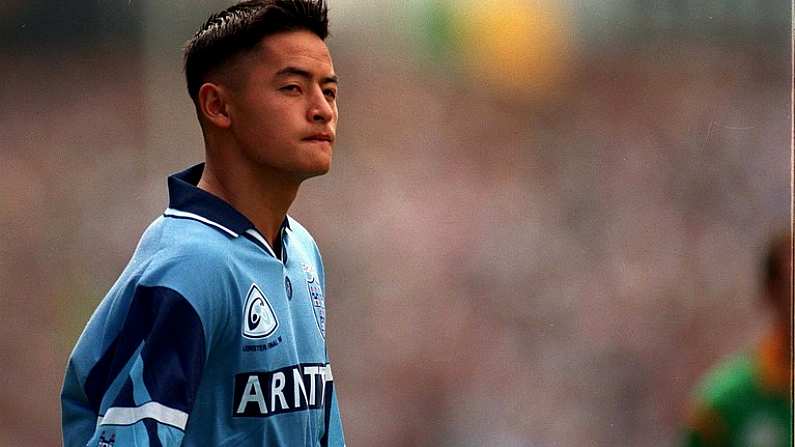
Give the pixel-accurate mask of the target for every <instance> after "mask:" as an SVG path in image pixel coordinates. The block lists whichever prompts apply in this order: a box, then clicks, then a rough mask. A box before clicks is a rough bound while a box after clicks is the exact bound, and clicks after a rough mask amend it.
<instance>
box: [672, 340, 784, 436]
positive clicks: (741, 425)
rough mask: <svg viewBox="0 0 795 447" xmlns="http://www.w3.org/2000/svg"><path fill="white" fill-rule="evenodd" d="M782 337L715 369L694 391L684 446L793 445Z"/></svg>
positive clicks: (768, 341)
mask: <svg viewBox="0 0 795 447" xmlns="http://www.w3.org/2000/svg"><path fill="white" fill-rule="evenodd" d="M786 345H787V343H786V342H783V338H782V337H781V336H776V335H774V336H771V337H769V338H767V339H766V340H765V341H764V342H763V343H762V344H761V346H760V347H759V349H757V350H753V351H751V352H745V353H742V354H739V355H737V356H735V357H733V358H731V359H729V360H727V361H725V362H724V363H722V364H721V365H719V366H718V367H717V368H715V369H714V370H713V371H712V372H711V373H710V374H708V375H707V377H706V378H705V379H704V380H703V382H702V383H701V384H700V386H699V387H698V388H697V391H696V395H695V398H694V403H693V407H692V409H691V414H690V417H689V421H688V427H687V430H686V433H685V440H684V445H685V446H687V447H700V446H725V447H734V446H736V447H740V446H742V447H785V446H787V447H788V446H791V445H792V429H791V423H792V412H791V400H790V394H789V387H788V384H789V382H790V369H789V368H787V365H788V364H789V353H788V352H786V351H787V350H786V349H782V348H781V347H782V346H786Z"/></svg>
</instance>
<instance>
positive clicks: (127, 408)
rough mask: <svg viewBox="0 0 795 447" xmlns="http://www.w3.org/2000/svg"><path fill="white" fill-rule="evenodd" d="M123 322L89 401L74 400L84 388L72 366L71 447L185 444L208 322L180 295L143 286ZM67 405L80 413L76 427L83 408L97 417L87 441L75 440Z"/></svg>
mask: <svg viewBox="0 0 795 447" xmlns="http://www.w3.org/2000/svg"><path fill="white" fill-rule="evenodd" d="M123 321H124V322H123V324H122V327H121V330H120V331H118V333H117V334H116V335H115V337H114V338H113V340H112V341H111V342H110V344H109V345H108V347H107V349H105V350H104V352H103V353H102V355H101V357H100V358H99V359H97V361H96V362H95V363H94V364H93V366H92V367H91V368H90V371H89V372H88V374H87V376H86V378H85V382H84V384H83V385H82V387H79V388H81V391H82V393H83V396H78V397H75V398H72V397H73V396H71V395H70V394H76V393H78V391H75V390H74V389H75V388H77V387H76V385H77V384H72V385H69V383H70V382H74V381H75V379H74V377H70V371H71V368H72V365H71V364H70V366H69V368H68V369H67V378H66V380H65V387H64V396H63V407H64V421H63V423H64V445H65V447H71V446H77V445H80V446H81V447H82V446H86V445H88V446H92V447H94V446H111V445H112V446H113V447H124V446H136V447H147V446H163V447H167V446H179V445H180V444H181V442H182V438H183V436H184V431H185V427H186V425H187V423H188V419H189V416H190V412H191V410H192V408H193V405H194V402H195V399H196V393H197V390H198V386H199V382H200V380H201V377H202V371H203V368H204V363H205V359H206V355H207V352H206V337H205V330H204V327H203V325H202V320H201V318H200V317H199V315H198V313H197V311H196V309H195V308H194V307H193V306H192V305H191V303H190V302H189V301H188V300H187V299H186V298H185V297H184V296H182V295H181V294H180V293H179V292H177V291H176V290H174V289H172V288H168V287H163V286H144V285H140V284H139V285H137V286H136V287H135V290H134V293H133V295H132V299H131V301H130V305H129V309H128V310H127V312H126V315H125V316H124V318H123ZM72 376H75V375H74V374H72ZM67 386H68V387H69V388H70V389H72V391H69V392H67ZM81 398H82V399H83V401H82V402H81ZM81 404H82V405H81ZM67 406H70V407H71V411H72V412H74V414H77V415H78V416H76V417H75V418H74V420H75V423H80V424H83V425H85V423H86V422H85V421H86V418H85V417H81V416H80V415H79V413H80V412H81V411H82V412H84V413H85V412H91V413H92V414H93V415H96V425H95V427H94V429H93V434H91V436H90V439H89V440H88V442H87V443H84V440H77V439H75V440H74V442H72V441H71V440H70V438H69V432H70V421H69V420H67V419H68V418H67V411H66V410H67ZM81 407H82V408H81ZM83 416H84V415H83ZM79 431H80V429H79V428H76V429H75V432H79Z"/></svg>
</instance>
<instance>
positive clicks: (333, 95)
mask: <svg viewBox="0 0 795 447" xmlns="http://www.w3.org/2000/svg"><path fill="white" fill-rule="evenodd" d="M323 94H324V95H326V96H327V97H329V98H331V99H335V98H336V97H337V91H336V90H332V89H330V88H328V89H326V90H323Z"/></svg>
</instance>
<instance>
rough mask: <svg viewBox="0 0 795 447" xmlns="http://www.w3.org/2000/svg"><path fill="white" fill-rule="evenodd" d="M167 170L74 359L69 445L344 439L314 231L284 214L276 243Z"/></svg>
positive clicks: (187, 175)
mask: <svg viewBox="0 0 795 447" xmlns="http://www.w3.org/2000/svg"><path fill="white" fill-rule="evenodd" d="M202 170H203V165H196V166H194V167H192V168H189V169H187V170H185V171H183V172H181V173H178V174H175V175H173V176H171V177H169V180H168V183H169V196H170V201H169V208H168V209H167V210H166V212H165V213H164V214H163V216H161V217H159V218H157V219H156V220H155V221H154V222H153V223H152V224H151V225H150V226H149V228H147V230H146V231H145V232H144V234H143V236H142V237H141V240H140V242H139V244H138V247H137V248H136V250H135V253H134V254H133V257H132V259H131V260H130V262H129V264H128V265H127V267H126V268H125V270H124V271H123V272H122V274H121V276H120V277H119V279H118V280H117V281H116V283H115V284H114V285H113V287H112V288H111V289H110V291H109V292H108V294H107V295H106V296H105V298H104V299H103V300H102V301H101V303H100V304H99V306H98V307H97V309H96V310H95V312H94V314H93V315H92V316H91V318H90V320H89V321H88V324H87V325H86V328H85V329H84V331H83V333H82V334H81V336H80V338H79V340H78V342H77V345H76V346H75V348H74V350H73V352H72V354H71V356H70V358H69V362H68V364H67V367H66V376H65V378H64V384H63V389H62V394H61V404H62V405H61V406H62V428H63V437H64V438H63V439H64V446H65V447H76V446H80V447H84V446H91V447H96V446H99V447H108V446H113V447H121V446H164V447H168V446H263V445H267V446H291V447H292V446H312V447H315V446H334V447H341V446H344V445H345V442H344V436H343V432H342V423H341V418H340V413H339V406H338V403H337V393H336V390H335V388H334V377H333V374H332V372H331V365H330V361H329V357H328V352H327V349H326V339H325V337H326V333H325V329H326V327H325V326H326V309H325V277H324V271H323V264H322V260H321V257H320V253H319V251H318V248H317V245H316V244H315V241H314V240H313V239H312V237H311V236H310V234H309V233H308V232H307V231H306V229H305V228H304V227H303V226H301V225H300V224H299V223H298V222H296V221H295V220H293V219H292V218H290V217H287V218H286V219H285V221H284V223H283V224H282V228H281V231H280V235H281V243H280V244H278V245H277V247H279V246H280V248H279V249H278V250H277V251H278V253H277V252H274V250H272V249H271V247H269V246H268V244H267V242H266V240H265V238H262V237H261V235H259V233H257V230H256V229H255V228H254V225H253V224H251V222H250V221H249V220H248V219H247V218H246V217H245V216H244V215H242V214H241V213H239V212H238V211H237V210H235V209H234V208H233V207H232V206H231V205H229V204H228V203H226V202H224V201H222V200H221V199H219V198H217V197H215V196H213V195H212V194H210V193H208V192H206V191H203V190H201V189H199V188H197V187H196V186H195V185H196V183H197V182H198V180H199V178H200V177H201V173H202Z"/></svg>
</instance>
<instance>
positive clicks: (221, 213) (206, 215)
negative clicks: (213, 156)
mask: <svg viewBox="0 0 795 447" xmlns="http://www.w3.org/2000/svg"><path fill="white" fill-rule="evenodd" d="M202 172H204V163H199V164H197V165H195V166H192V167H190V168H188V169H186V170H184V171H182V172H178V173H176V174H173V175H171V176H169V177H168V196H169V200H168V209H167V210H166V212H165V215H166V216H169V217H181V218H187V219H193V220H198V221H199V222H202V223H204V224H207V225H209V226H211V227H213V228H215V229H217V230H218V231H221V232H224V233H226V234H228V235H230V236H233V237H238V236H240V235H241V234H245V233H250V230H251V231H255V232H256V231H257V230H256V228H255V227H254V224H253V223H251V221H250V220H249V219H248V218H247V217H246V216H244V215H243V214H242V213H241V212H240V211H238V210H236V209H235V208H234V207H233V206H232V205H230V204H229V203H228V202H226V201H224V200H222V199H221V198H219V197H217V196H215V195H213V194H211V193H209V192H207V191H205V190H203V189H201V188H199V187H197V186H196V185H197V184H198V183H199V179H201V176H202ZM285 228H288V229H289V228H290V223H289V222H288V218H287V216H285V218H284V222H282V228H281V230H280V232H279V234H282V232H283V230H284V229H285Z"/></svg>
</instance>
